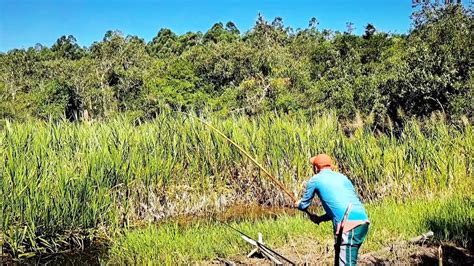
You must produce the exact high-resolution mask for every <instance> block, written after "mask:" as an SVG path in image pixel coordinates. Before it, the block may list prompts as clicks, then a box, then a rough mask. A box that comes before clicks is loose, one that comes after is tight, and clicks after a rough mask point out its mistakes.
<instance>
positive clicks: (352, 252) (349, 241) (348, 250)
mask: <svg viewBox="0 0 474 266" xmlns="http://www.w3.org/2000/svg"><path fill="white" fill-rule="evenodd" d="M368 231H369V224H361V225H359V226H357V227H355V228H354V229H352V230H350V231H347V232H345V233H343V234H342V235H336V245H335V246H334V247H335V250H336V255H335V256H334V265H357V255H358V254H359V248H360V246H361V245H362V242H364V240H365V237H366V235H367V232H368Z"/></svg>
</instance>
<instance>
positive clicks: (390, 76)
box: [0, 4, 474, 125]
mask: <svg viewBox="0 0 474 266" xmlns="http://www.w3.org/2000/svg"><path fill="white" fill-rule="evenodd" d="M353 26H354V25H353V24H352V23H348V24H347V30H346V31H345V32H337V31H335V32H334V31H331V30H328V29H324V30H321V29H319V28H318V21H317V19H316V18H311V19H310V20H309V22H308V27H307V28H305V29H296V30H295V29H292V28H291V27H287V26H285V25H284V20H283V18H280V17H277V18H275V19H274V20H272V21H271V22H269V21H267V20H266V19H265V18H264V17H263V16H262V15H260V14H259V16H258V19H257V21H256V23H255V25H254V26H253V28H251V29H250V30H248V31H247V32H245V33H241V31H240V30H239V29H238V28H237V26H236V25H235V24H234V23H233V22H230V21H229V22H227V23H225V24H224V23H222V22H219V23H216V24H214V25H213V26H212V27H211V28H210V29H209V30H208V31H207V32H205V33H201V32H188V33H185V34H183V35H178V34H176V33H174V32H173V31H172V30H170V29H161V30H159V31H158V33H157V35H156V36H155V37H154V38H153V39H152V40H151V41H150V42H148V43H146V42H145V41H144V40H143V39H142V38H140V37H138V36H124V35H123V34H122V33H121V32H119V31H108V32H106V33H105V35H104V38H103V40H102V41H98V42H95V43H93V44H92V45H91V46H89V47H80V46H79V45H78V44H77V42H76V39H75V38H74V36H61V37H60V38H59V39H58V40H57V41H56V43H55V44H53V45H52V46H51V47H45V46H43V45H40V44H38V45H36V46H35V47H32V48H29V49H14V50H11V51H8V52H7V53H1V54H0V98H1V101H0V118H3V119H5V118H8V119H25V118H28V117H36V118H40V119H64V118H66V119H69V120H81V119H107V118H110V117H112V116H114V115H117V114H120V113H126V114H130V115H133V116H136V117H140V118H143V119H147V118H153V117H154V116H156V114H158V113H160V112H161V111H162V110H165V109H169V108H171V109H173V110H180V111H189V110H193V111H198V112H199V111H201V110H207V111H210V112H214V113H215V114H218V115H224V116H225V115H230V114H238V113H240V114H246V115H254V114H258V113H262V112H275V111H276V112H286V113H289V112H296V111H301V112H307V113H308V114H315V113H318V112H326V111H332V112H335V113H336V114H337V115H338V116H339V117H340V119H351V118H353V117H354V116H356V114H358V115H361V116H363V117H372V118H373V119H374V120H375V121H376V123H378V124H379V125H382V124H383V121H385V120H386V119H387V118H390V119H391V120H392V121H397V120H400V119H401V118H403V117H404V116H417V117H426V116H429V115H430V114H431V113H433V112H436V111H441V112H444V113H445V114H446V115H447V117H448V118H450V119H458V118H460V117H467V118H468V119H469V120H472V118H473V110H474V106H473V105H474V96H473V94H474V93H473V92H474V90H473V86H474V85H473V84H474V71H473V68H472V65H473V58H474V54H473V52H474V48H473V47H474V43H473V42H474V36H473V33H474V20H473V13H472V9H469V8H465V7H463V6H462V5H460V4H448V5H443V6H440V5H428V4H426V5H424V6H423V7H422V8H420V9H419V10H418V11H417V12H415V13H414V14H413V27H412V29H411V30H410V32H409V33H407V34H391V33H386V32H381V31H379V30H377V28H376V25H373V24H370V23H369V24H367V26H366V27H365V30H364V34H363V35H361V36H358V35H354V33H353Z"/></svg>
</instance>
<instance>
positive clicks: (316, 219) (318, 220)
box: [308, 212, 322, 224]
mask: <svg viewBox="0 0 474 266" xmlns="http://www.w3.org/2000/svg"><path fill="white" fill-rule="evenodd" d="M308 215H309V219H310V220H311V221H312V222H313V223H315V224H319V223H321V222H322V220H321V217H319V216H317V215H316V214H312V213H309V212H308Z"/></svg>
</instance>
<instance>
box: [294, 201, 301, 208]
mask: <svg viewBox="0 0 474 266" xmlns="http://www.w3.org/2000/svg"><path fill="white" fill-rule="evenodd" d="M300 202H301V200H297V201H296V202H295V203H294V204H295V205H294V206H293V207H295V208H297V209H298V206H300Z"/></svg>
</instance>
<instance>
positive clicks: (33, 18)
mask: <svg viewBox="0 0 474 266" xmlns="http://www.w3.org/2000/svg"><path fill="white" fill-rule="evenodd" d="M259 12H260V13H262V14H263V15H264V17H265V18H266V19H267V20H269V21H271V20H273V18H274V17H276V16H280V17H282V18H283V22H284V24H285V25H286V26H291V27H293V28H295V29H296V28H305V27H307V25H308V21H309V20H310V19H311V17H316V18H317V19H318V21H319V22H320V24H319V28H327V29H332V30H340V31H343V30H344V29H345V25H346V22H349V21H350V22H353V23H354V24H355V27H356V33H358V34H360V33H362V32H363V30H364V27H365V25H366V24H367V23H369V22H370V23H373V24H374V25H375V27H376V28H377V29H379V30H383V31H386V32H388V31H389V32H392V33H406V32H407V31H408V30H409V28H410V14H411V12H412V8H411V0H353V1H349V0H325V1H323V0H313V1H309V0H301V1H299V0H293V1H291V0H288V1H280V0H274V1H270V0H266V1H263V0H254V1H251V0H240V1H236V0H232V1H214V0H202V1H178V0H176V1H158V0H155V1H152V0H137V1H132V0H128V1H127V0H107V1H106V0H0V51H2V52H5V51H8V50H10V49H13V48H27V47H30V46H34V45H35V44H36V43H41V44H43V45H47V46H51V45H52V44H53V43H54V42H55V41H56V39H57V38H59V37H60V36H61V35H69V34H72V35H74V36H75V37H76V39H77V41H78V43H79V44H80V45H81V46H88V45H90V44H91V43H92V42H94V41H98V40H101V39H102V37H103V36H104V34H105V32H106V31H107V30H116V29H117V30H120V31H122V32H123V33H124V34H126V35H127V34H131V35H138V36H140V37H142V38H144V39H145V40H146V41H150V40H151V39H152V38H153V37H154V36H155V35H156V33H157V32H158V30H159V29H160V28H164V27H166V28H170V29H172V30H173V31H174V32H176V33H178V34H182V33H185V32H187V31H203V32H205V31H206V30H207V29H209V28H210V27H211V26H212V25H213V24H214V23H216V22H224V24H225V22H227V21H233V22H234V23H235V24H236V25H237V27H238V28H239V29H240V30H241V32H244V31H247V30H248V29H249V28H251V27H252V26H253V25H254V23H255V20H256V17H257V14H258V13H259Z"/></svg>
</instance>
